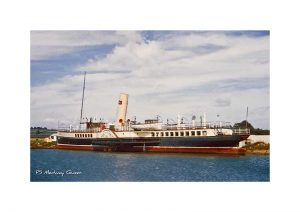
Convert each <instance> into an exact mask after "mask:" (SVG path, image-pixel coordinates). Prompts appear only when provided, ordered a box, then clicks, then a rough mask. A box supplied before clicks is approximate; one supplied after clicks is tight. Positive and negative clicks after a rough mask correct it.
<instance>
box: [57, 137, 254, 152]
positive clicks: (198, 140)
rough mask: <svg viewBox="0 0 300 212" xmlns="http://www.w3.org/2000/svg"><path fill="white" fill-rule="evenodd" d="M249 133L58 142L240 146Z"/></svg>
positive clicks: (64, 140) (65, 141)
mask: <svg viewBox="0 0 300 212" xmlns="http://www.w3.org/2000/svg"><path fill="white" fill-rule="evenodd" d="M248 136H249V135H218V136H202V137H176V138H172V137H168V138H153V137H147V138H83V139H82V138H68V137H59V138H58V144H67V145H91V146H98V147H103V148H104V147H112V148H113V149H123V148H125V149H127V148H130V147H142V146H163V147H166V146H167V147H238V146H239V142H240V141H242V140H245V139H247V137H248Z"/></svg>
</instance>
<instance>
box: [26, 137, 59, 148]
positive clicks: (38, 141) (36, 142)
mask: <svg viewBox="0 0 300 212" xmlns="http://www.w3.org/2000/svg"><path fill="white" fill-rule="evenodd" d="M55 147H56V143H55V142H46V141H45V139H44V138H31V139H30V148H31V149H54V148H55Z"/></svg>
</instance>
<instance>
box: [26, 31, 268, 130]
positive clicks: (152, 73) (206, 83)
mask: <svg viewBox="0 0 300 212" xmlns="http://www.w3.org/2000/svg"><path fill="white" fill-rule="evenodd" d="M53 33H54V32H53ZM54 34H55V33H54ZM63 34H64V35H63V36H57V35H51V33H50V34H46V35H47V36H46V38H45V37H43V35H39V36H38V37H37V41H33V40H32V42H33V43H34V44H33V46H43V45H48V46H51V45H53V46H56V44H57V43H62V44H64V46H71V47H73V46H76V45H94V44H95V43H97V45H98V44H99V43H110V42H111V43H112V44H113V43H114V42H115V43H117V44H118V45H117V46H116V47H115V48H114V49H113V51H112V52H111V53H109V54H107V55H106V56H105V57H102V58H96V59H95V58H94V59H93V58H91V59H90V60H89V61H87V62H86V63H85V64H82V65H80V66H78V67H77V68H76V69H75V70H73V72H72V73H70V74H75V75H70V76H66V77H63V78H62V79H59V80H57V81H56V82H54V83H50V84H45V85H43V86H38V87H35V88H33V89H32V106H31V107H32V111H34V112H33V113H32V123H37V122H38V120H41V119H45V120H46V119H47V118H49V115H48V116H46V115H45V114H46V112H45V111H48V114H49V111H53V112H57V113H58V114H57V115H54V117H56V119H59V120H61V119H62V118H64V119H66V120H67V119H68V120H76V118H78V114H79V111H80V108H79V107H80V98H81V86H82V85H81V84H82V76H81V75H78V73H79V71H83V70H87V71H88V73H91V74H88V75H87V90H86V101H85V115H86V116H98V117H99V116H100V117H104V118H106V119H109V120H114V118H115V115H116V104H115V103H116V100H117V98H118V95H119V93H121V92H126V93H129V94H130V100H129V112H128V113H129V116H133V115H137V116H138V117H139V118H140V119H142V118H149V116H154V115H156V114H161V115H162V116H163V117H164V118H165V119H166V118H167V117H175V116H176V115H177V114H178V113H181V114H185V115H192V114H198V115H199V114H200V113H203V112H205V111H206V112H207V114H208V115H209V116H211V118H212V119H214V118H215V114H217V113H218V114H221V116H220V117H221V118H227V119H228V120H230V121H232V122H237V121H241V120H242V119H244V113H245V108H246V106H249V108H250V111H251V109H253V110H256V109H258V108H268V107H269V90H268V87H265V88H264V86H263V88H261V84H262V83H267V82H265V81H266V80H267V81H268V78H269V37H268V36H264V37H247V36H226V35H224V34H222V33H204V34H193V33H189V34H186V35H173V36H168V37H164V38H162V39H160V40H154V41H144V40H143V38H142V37H141V33H135V32H104V33H102V32H98V34H97V33H91V35H90V37H89V36H88V35H85V36H79V35H76V36H75V35H69V34H68V33H67V32H64V33H63ZM96 34H97V35H96ZM64 36H65V37H64ZM98 36H99V37H98ZM48 37H55V38H56V37H59V38H56V39H57V42H53V43H51V42H50V43H48V42H47V38H48ZM68 37H69V38H70V37H71V38H70V40H68V39H67V38H68ZM89 38H90V39H89ZM32 39H34V38H33V37H32ZM67 40H68V41H67ZM76 40H78V43H77V44H74V43H76V42H75V41H76ZM48 53H49V52H48ZM39 54H40V56H41V55H42V54H41V53H39ZM50 54H55V53H53V52H50ZM76 73H77V74H76ZM92 73H94V74H92ZM260 79H262V80H260ZM232 80H235V81H234V82H233V83H231V84H230V83H229V82H231V81H232ZM256 80H258V82H255V81H256ZM224 82H228V83H229V84H228V83H227V84H226V86H231V87H233V89H228V88H226V89H223V90H222V89H221V88H222V85H223V86H224ZM243 82H245V87H242V88H236V89H234V86H236V85H240V84H241V83H243ZM247 83H248V84H247ZM256 83H260V84H258V85H259V86H256ZM251 86H253V88H252V87H251ZM266 86H268V85H266ZM218 99H219V100H224V99H225V100H226V104H228V101H227V100H228V99H229V100H230V101H229V103H230V106H229V107H216V102H215V101H216V100H218ZM66 103H67V104H68V105H65V106H63V107H62V105H64V104H66ZM219 103H220V102H219ZM223 103H224V101H223ZM223 103H222V104H223ZM50 105H52V106H50ZM223 105H224V104H223ZM219 106H220V104H219ZM64 107H65V108H64ZM41 108H44V111H43V110H41ZM47 108H48V109H47ZM36 111H39V112H36ZM59 114H63V115H59ZM223 114H226V115H223ZM254 117H255V116H253V119H252V121H253V122H254V123H253V124H254V126H257V127H264V128H268V127H269V114H267V113H266V114H261V116H260V117H255V118H254ZM52 118H53V117H52ZM249 120H251V117H249Z"/></svg>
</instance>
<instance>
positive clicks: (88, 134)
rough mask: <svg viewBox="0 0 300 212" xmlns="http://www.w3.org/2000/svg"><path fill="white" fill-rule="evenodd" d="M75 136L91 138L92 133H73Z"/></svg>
mask: <svg viewBox="0 0 300 212" xmlns="http://www.w3.org/2000/svg"><path fill="white" fill-rule="evenodd" d="M75 137H76V138H92V137H93V134H91V133H85V134H75Z"/></svg>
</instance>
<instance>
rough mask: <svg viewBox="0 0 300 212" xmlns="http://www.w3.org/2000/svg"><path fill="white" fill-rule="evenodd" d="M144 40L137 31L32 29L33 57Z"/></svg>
mask: <svg viewBox="0 0 300 212" xmlns="http://www.w3.org/2000/svg"><path fill="white" fill-rule="evenodd" d="M128 41H134V42H142V37H141V35H140V33H138V32H135V31H31V34H30V45H31V59H33V60H34V59H36V60H38V59H45V58H49V57H52V56H59V55H61V54H66V53H69V52H72V51H73V50H74V49H76V48H78V47H84V46H92V45H105V44H108V45H109V44H121V45H123V44H126V43H127V42H128Z"/></svg>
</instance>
